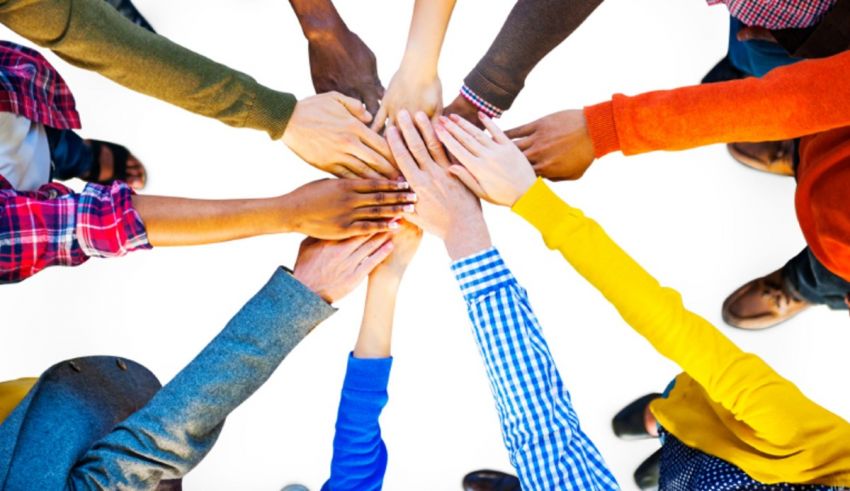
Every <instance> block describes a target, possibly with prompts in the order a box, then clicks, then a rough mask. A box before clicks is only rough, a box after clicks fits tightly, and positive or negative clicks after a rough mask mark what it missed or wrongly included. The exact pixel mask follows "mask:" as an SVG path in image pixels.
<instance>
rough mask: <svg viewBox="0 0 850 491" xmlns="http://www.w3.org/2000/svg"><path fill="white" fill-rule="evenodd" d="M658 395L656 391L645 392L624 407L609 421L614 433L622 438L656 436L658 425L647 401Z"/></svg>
mask: <svg viewBox="0 0 850 491" xmlns="http://www.w3.org/2000/svg"><path fill="white" fill-rule="evenodd" d="M660 397H661V394H658V393H654V394H647V395H645V396H643V397H641V398H639V399H636V400H634V401H632V402H631V403H630V404H629V405H628V406H626V407H624V408H623V409H622V410H621V411H620V412H619V413H617V415H616V416H614V419H613V420H612V421H611V425H612V427H613V428H614V434H615V435H617V437H619V438H621V439H623V440H641V439H644V438H657V437H658V427H657V425H656V421H655V416H653V415H652V411H650V410H649V403H651V402H652V401H654V400H656V399H658V398H660Z"/></svg>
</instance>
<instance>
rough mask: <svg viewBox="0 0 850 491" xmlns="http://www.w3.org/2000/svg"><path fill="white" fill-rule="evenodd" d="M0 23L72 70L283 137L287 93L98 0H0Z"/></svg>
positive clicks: (290, 103) (289, 101)
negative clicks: (153, 30)
mask: <svg viewBox="0 0 850 491" xmlns="http://www.w3.org/2000/svg"><path fill="white" fill-rule="evenodd" d="M0 23H3V24H4V25H6V26H7V27H8V28H9V29H11V30H13V31H15V32H16V33H18V34H20V35H21V36H23V37H25V38H27V39H29V40H30V41H32V42H34V43H36V44H38V45H40V46H43V47H45V48H49V49H51V50H53V51H54V52H55V53H56V54H57V55H59V56H60V57H61V58H62V59H64V60H66V61H67V62H68V63H71V64H72V65H75V66H78V67H80V68H85V69H87V70H92V71H95V72H98V73H100V74H101V75H103V76H105V77H107V78H109V79H111V80H113V81H115V82H117V83H119V84H121V85H123V86H125V87H127V88H129V89H132V90H134V91H136V92H141V93H143V94H146V95H149V96H151V97H155V98H157V99H160V100H163V101H165V102H169V103H171V104H174V105H176V106H179V107H182V108H183V109H186V110H188V111H191V112H193V113H196V114H200V115H203V116H208V117H211V118H215V119H218V120H219V121H221V122H223V123H225V124H228V125H230V126H235V127H238V128H241V127H246V128H253V129H257V130H262V131H265V132H266V133H268V134H269V136H270V137H272V138H273V139H278V138H280V137H281V136H283V132H284V130H285V129H286V124H287V123H288V121H289V118H290V116H291V115H292V111H293V110H294V109H295V103H296V99H295V97H294V96H293V95H292V94H287V93H283V92H277V91H274V90H271V89H269V88H266V87H264V86H262V85H260V84H259V83H257V82H256V81H255V80H254V79H253V78H251V77H249V76H248V75H246V74H244V73H241V72H238V71H236V70H232V69H230V68H228V67H226V66H224V65H221V64H219V63H216V62H214V61H212V60H210V59H208V58H206V57H204V56H201V55H199V54H197V53H194V52H192V51H190V50H188V49H185V48H183V47H182V46H179V45H177V44H175V43H173V42H171V41H169V40H168V39H167V38H165V37H163V36H159V35H157V34H153V33H151V32H148V31H146V30H145V29H143V28H141V27H139V26H136V25H135V24H133V23H132V22H130V21H129V20H127V19H125V18H124V17H122V16H121V15H120V14H119V13H118V12H117V11H116V10H115V9H113V8H112V7H110V6H109V5H108V4H107V2H104V1H103V0H0Z"/></svg>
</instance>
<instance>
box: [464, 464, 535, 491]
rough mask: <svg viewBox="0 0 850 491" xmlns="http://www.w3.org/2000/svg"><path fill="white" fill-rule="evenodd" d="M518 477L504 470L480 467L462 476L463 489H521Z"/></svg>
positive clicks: (515, 490)
mask: <svg viewBox="0 0 850 491" xmlns="http://www.w3.org/2000/svg"><path fill="white" fill-rule="evenodd" d="M521 489H522V488H521V487H520V485H519V479H517V478H516V477H515V476H512V475H510V474H505V473H504V472H499V471H491V470H487V469H482V470H479V471H473V472H470V473H469V474H467V475H465V476H463V490H464V491H521Z"/></svg>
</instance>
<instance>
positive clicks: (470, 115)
mask: <svg viewBox="0 0 850 491" xmlns="http://www.w3.org/2000/svg"><path fill="white" fill-rule="evenodd" d="M452 114H457V115H458V116H460V117H461V118H463V119H465V120H467V121H469V122H470V123H472V124H474V125H475V126H477V127H479V128H481V129H483V128H484V126H483V125H482V124H481V120H480V119H478V108H477V107H475V105H474V104H472V103H471V102H469V101H468V100H466V97H464V96H462V95H460V94H458V95H457V97H455V100H453V101H452V103H451V104H449V105H448V106H446V108H445V109H443V115H445V116H450V115H452Z"/></svg>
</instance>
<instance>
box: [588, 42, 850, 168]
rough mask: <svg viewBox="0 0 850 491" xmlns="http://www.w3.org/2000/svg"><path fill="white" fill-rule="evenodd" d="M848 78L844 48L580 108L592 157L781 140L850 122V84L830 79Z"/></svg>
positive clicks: (849, 64) (848, 59)
mask: <svg viewBox="0 0 850 491" xmlns="http://www.w3.org/2000/svg"><path fill="white" fill-rule="evenodd" d="M848 77H850V52H844V53H842V54H839V55H836V56H832V57H829V58H823V59H818V60H805V61H801V62H799V63H795V64H793V65H788V66H784V67H780V68H777V69H775V70H772V71H771V72H770V73H768V74H767V75H765V76H764V77H762V78H752V77H750V78H745V79H741V80H734V81H730V82H720V83H714V84H703V85H697V86H692V87H682V88H678V89H673V90H664V91H657V92H648V93H645V94H641V95H637V96H633V97H629V96H624V95H619V94H618V95H615V96H614V97H613V98H612V100H611V101H609V102H604V103H601V104H597V105H595V106H588V107H586V108H585V109H584V114H585V117H586V118H587V126H588V130H589V133H590V137H591V139H592V140H593V147H594V153H595V154H596V157H601V156H603V155H605V154H607V153H610V152H613V151H616V150H621V151H622V152H623V153H624V154H626V155H632V154H638V153H644V152H650V151H653V150H683V149H687V148H694V147H699V146H702V145H709V144H712V143H721V142H739V141H773V140H783V139H788V138H796V137H799V136H803V135H807V134H812V133H818V132H821V131H825V130H829V129H832V128H838V127H843V126H847V125H850V86H848V84H836V83H835V80H847V79H848ZM777 105H779V106H781V107H782V110H781V111H777V110H776V107H777Z"/></svg>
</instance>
